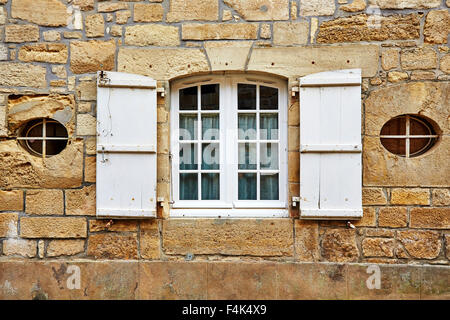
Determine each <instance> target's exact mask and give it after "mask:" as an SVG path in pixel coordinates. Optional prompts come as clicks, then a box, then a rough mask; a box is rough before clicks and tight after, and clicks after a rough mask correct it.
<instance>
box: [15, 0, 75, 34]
mask: <svg viewBox="0 0 450 320" xmlns="http://www.w3.org/2000/svg"><path fill="white" fill-rule="evenodd" d="M11 17H13V18H17V19H23V20H27V21H30V22H33V23H36V24H38V25H41V26H46V27H61V26H66V25H67V21H68V19H69V17H70V16H69V13H68V10H67V7H66V6H65V5H64V3H63V2H62V1H59V0H12V2H11Z"/></svg>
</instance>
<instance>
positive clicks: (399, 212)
mask: <svg viewBox="0 0 450 320" xmlns="http://www.w3.org/2000/svg"><path fill="white" fill-rule="evenodd" d="M407 224H408V210H407V209H406V208H403V207H388V208H380V211H379V212H378V226H379V227H391V228H404V227H406V225H407Z"/></svg>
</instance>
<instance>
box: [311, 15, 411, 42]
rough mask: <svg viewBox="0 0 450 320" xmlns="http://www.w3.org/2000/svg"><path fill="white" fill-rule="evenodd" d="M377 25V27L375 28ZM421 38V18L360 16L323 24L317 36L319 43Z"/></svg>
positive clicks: (337, 19) (409, 16) (407, 16)
mask: <svg viewBox="0 0 450 320" xmlns="http://www.w3.org/2000/svg"><path fill="white" fill-rule="evenodd" d="M374 25H376V26H377V27H373V26H374ZM419 37H420V16H419V15H418V14H415V13H412V14H409V15H392V16H387V17H384V16H377V18H374V17H373V16H369V15H367V14H359V15H354V16H350V17H343V18H336V19H334V20H331V21H325V22H322V24H321V25H320V28H319V33H318V35H317V40H316V41H317V42H318V43H338V42H358V41H383V40H409V39H418V38H419Z"/></svg>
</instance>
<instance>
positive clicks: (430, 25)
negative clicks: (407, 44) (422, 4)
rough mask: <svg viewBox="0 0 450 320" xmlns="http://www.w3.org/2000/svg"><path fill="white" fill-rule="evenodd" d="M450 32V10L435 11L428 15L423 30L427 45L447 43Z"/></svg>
mask: <svg viewBox="0 0 450 320" xmlns="http://www.w3.org/2000/svg"><path fill="white" fill-rule="evenodd" d="M449 32H450V13H449V10H448V9H444V10H433V11H430V12H429V13H428V14H427V18H426V20H425V26H424V30H423V35H424V40H425V42H427V43H438V44H441V43H447V37H448V33H449Z"/></svg>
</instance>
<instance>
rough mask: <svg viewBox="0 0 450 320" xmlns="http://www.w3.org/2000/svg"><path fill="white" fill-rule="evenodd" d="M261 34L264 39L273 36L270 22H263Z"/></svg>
mask: <svg viewBox="0 0 450 320" xmlns="http://www.w3.org/2000/svg"><path fill="white" fill-rule="evenodd" d="M259 36H260V37H261V38H262V39H270V38H271V37H272V30H271V29H270V24H267V23H263V24H261V26H260V30H259Z"/></svg>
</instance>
